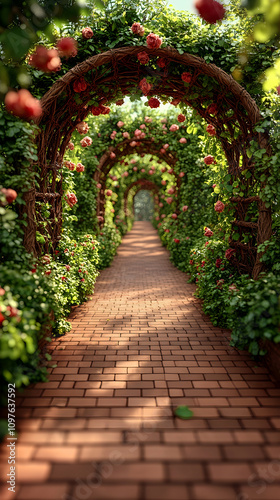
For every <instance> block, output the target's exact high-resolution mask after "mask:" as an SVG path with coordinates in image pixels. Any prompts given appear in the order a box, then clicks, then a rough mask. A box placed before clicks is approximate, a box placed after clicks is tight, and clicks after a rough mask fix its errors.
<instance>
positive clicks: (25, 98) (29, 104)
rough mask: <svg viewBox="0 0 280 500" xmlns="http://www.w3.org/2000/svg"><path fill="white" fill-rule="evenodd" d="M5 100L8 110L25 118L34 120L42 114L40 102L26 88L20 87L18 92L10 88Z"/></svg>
mask: <svg viewBox="0 0 280 500" xmlns="http://www.w3.org/2000/svg"><path fill="white" fill-rule="evenodd" d="M4 102H5V106H6V109H7V111H9V112H10V113H13V114H14V115H15V116H18V117H19V118H22V119H23V120H33V119H34V118H38V117H39V116H40V115H41V114H42V108H41V104H40V102H39V101H38V99H34V97H33V96H32V95H31V94H30V92H29V91H28V90H26V89H20V90H19V91H18V92H15V91H13V90H10V91H9V92H8V93H7V94H6V96H5V101H4Z"/></svg>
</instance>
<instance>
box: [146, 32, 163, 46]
mask: <svg viewBox="0 0 280 500" xmlns="http://www.w3.org/2000/svg"><path fill="white" fill-rule="evenodd" d="M146 41H147V47H148V48H149V49H159V48H160V46H161V44H162V39H161V38H160V37H159V36H158V35H155V34H154V33H150V34H149V35H148V36H147V38H146Z"/></svg>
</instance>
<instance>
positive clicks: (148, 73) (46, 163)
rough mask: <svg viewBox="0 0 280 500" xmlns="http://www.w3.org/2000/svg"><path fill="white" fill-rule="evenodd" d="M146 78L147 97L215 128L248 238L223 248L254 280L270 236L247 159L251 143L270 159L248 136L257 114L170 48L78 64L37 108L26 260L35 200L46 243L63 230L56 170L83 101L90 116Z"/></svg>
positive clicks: (217, 76) (217, 72) (231, 86)
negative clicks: (188, 111)
mask: <svg viewBox="0 0 280 500" xmlns="http://www.w3.org/2000/svg"><path fill="white" fill-rule="evenodd" d="M143 50H144V51H145V52H146V53H147V54H148V56H149V57H150V58H151V61H152V63H153V65H152V66H147V65H141V64H140V63H139V61H138V59H137V54H138V53H139V52H143ZM158 58H161V60H164V67H157V66H156V61H157V60H158ZM169 68H171V70H172V71H173V72H172V73H171V71H169ZM182 72H186V73H188V75H190V80H189V82H188V83H186V82H185V81H183V80H182V78H181V73H182ZM84 77H86V85H85V88H84V89H83V90H82V91H80V93H79V95H78V94H77V93H76V92H75V91H74V89H73V84H74V83H75V82H76V84H77V82H79V81H81V82H84V81H85V80H84ZM145 77H152V78H153V81H154V83H153V88H152V90H151V91H150V92H149V93H148V97H151V96H159V97H162V98H163V99H165V100H166V98H167V97H171V98H172V99H173V104H176V103H178V102H181V103H183V104H184V105H186V106H191V107H192V108H194V109H195V110H196V111H197V112H198V114H199V115H200V116H201V117H203V118H204V119H205V120H206V121H207V122H208V124H211V125H212V126H213V127H215V130H216V135H217V137H218V138H219V140H220V142H221V144H222V147H223V149H224V152H225V155H226V158H227V161H228V173H229V174H231V176H232V178H233V179H234V180H237V179H241V180H240V182H241V181H242V183H243V186H244V190H243V196H242V197H233V198H231V203H232V204H233V206H234V207H235V220H234V221H233V223H234V225H235V226H237V227H238V231H239V232H240V235H242V232H243V231H244V230H246V231H248V230H250V231H251V233H252V238H251V243H248V244H243V243H239V241H233V240H230V245H231V246H232V247H233V248H235V251H236V254H237V255H238V259H239V262H240V265H241V268H243V271H244V270H245V271H247V272H248V255H250V266H251V269H249V272H250V271H251V272H252V274H253V276H254V277H255V278H256V277H257V276H258V274H259V272H260V271H261V270H262V264H261V262H260V254H257V245H258V244H260V243H262V242H264V241H265V240H268V239H269V238H270V236H271V212H270V209H267V208H266V207H265V204H264V202H263V201H262V200H260V199H259V197H258V196H257V193H254V185H255V184H256V179H255V178H254V163H253V160H252V158H250V157H249V156H248V154H247V150H248V148H249V146H250V141H252V139H254V140H256V141H257V143H258V145H259V147H260V148H264V149H266V151H267V152H268V153H270V149H269V144H268V140H267V137H266V136H265V135H264V134H262V133H257V132H255V130H254V126H255V125H256V123H257V122H258V121H259V120H260V119H261V115H260V112H259V109H258V107H257V105H256V103H255V101H254V100H253V99H252V98H251V96H250V95H249V94H248V93H247V92H246V91H245V89H244V88H242V87H241V86H240V85H239V84H238V83H237V82H236V81H235V80H234V79H233V78H232V77H231V76H229V75H228V74H227V73H225V72H224V71H223V70H221V69H220V68H218V67H217V66H215V65H214V64H207V63H206V62H205V61H204V60H203V59H202V58H200V57H196V56H193V55H190V54H187V53H185V54H182V55H181V54H179V52H177V50H175V49H172V48H165V49H155V50H154V49H148V48H146V47H143V46H141V47H124V48H117V49H114V50H109V51H107V52H104V53H100V54H97V55H95V56H92V57H90V58H89V59H87V60H85V61H83V62H81V63H80V64H77V65H76V66H75V67H74V68H72V69H71V70H70V71H68V73H66V74H65V75H64V76H63V77H62V78H60V79H58V80H57V81H56V82H55V83H54V84H53V86H52V87H51V88H50V90H49V91H48V92H47V93H46V94H45V95H44V97H43V98H42V100H41V104H42V108H43V114H42V116H41V117H40V119H39V121H38V125H39V126H40V129H41V132H40V134H39V136H38V140H37V143H38V164H37V170H38V172H39V174H40V183H39V184H40V185H39V190H38V191H37V192H36V191H35V187H34V189H32V190H30V191H29V192H28V193H27V194H26V197H25V199H26V202H27V211H28V213H27V220H28V226H27V228H26V232H25V245H26V248H27V249H28V250H29V251H31V252H33V253H39V252H40V248H38V244H36V238H35V234H36V224H35V218H34V214H35V202H36V200H40V201H48V202H49V203H50V204H51V206H52V209H51V220H52V229H51V231H52V235H51V236H52V240H53V244H54V246H55V244H56V242H57V240H58V239H59V236H60V231H61V224H62V216H61V212H62V200H61V199H62V181H61V176H60V168H61V166H62V161H63V155H64V152H65V149H66V147H67V144H68V142H69V140H70V138H71V134H72V132H73V131H74V129H75V127H76V125H77V124H78V123H79V122H80V121H82V120H84V119H85V118H86V117H87V115H88V114H89V113H90V112H92V111H93V109H92V105H91V103H90V101H92V100H94V99H95V102H96V104H95V105H94V107H95V108H96V106H98V105H102V104H105V103H107V102H108V101H110V102H115V101H117V100H118V99H121V98H122V97H123V96H124V95H129V94H131V93H133V92H134V93H135V89H138V86H139V82H140V81H141V79H142V78H145ZM211 103H215V108H214V109H213V107H212V108H211ZM244 170H246V171H249V172H250V173H251V176H250V178H248V179H244V178H243V177H242V176H241V173H242V171H244ZM259 186H260V184H259ZM261 187H262V186H261ZM252 193H253V194H252ZM251 203H255V204H256V208H257V211H258V220H257V222H256V221H254V222H251V221H250V216H249V211H248V207H249V206H250V204H251ZM248 218H249V220H248ZM245 219H246V220H245Z"/></svg>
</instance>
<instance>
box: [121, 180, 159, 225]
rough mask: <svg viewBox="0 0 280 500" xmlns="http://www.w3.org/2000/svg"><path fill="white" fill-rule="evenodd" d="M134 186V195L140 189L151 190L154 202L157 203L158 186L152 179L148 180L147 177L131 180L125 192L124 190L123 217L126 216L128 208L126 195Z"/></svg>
mask: <svg viewBox="0 0 280 500" xmlns="http://www.w3.org/2000/svg"><path fill="white" fill-rule="evenodd" d="M134 186H137V190H136V193H134V196H135V195H136V194H137V193H138V192H139V191H141V190H142V189H147V190H148V191H152V192H153V193H154V194H155V202H156V203H157V204H158V202H159V200H158V193H159V190H160V188H159V186H157V184H156V183H155V182H153V181H148V180H147V179H138V180H137V181H134V182H132V183H131V184H130V185H129V186H127V188H126V190H125V192H124V196H123V197H124V214H125V217H127V216H128V208H127V202H128V195H129V192H130V191H131V189H133V188H134Z"/></svg>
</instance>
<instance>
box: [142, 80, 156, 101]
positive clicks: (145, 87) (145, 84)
mask: <svg viewBox="0 0 280 500" xmlns="http://www.w3.org/2000/svg"><path fill="white" fill-rule="evenodd" d="M139 87H140V89H141V90H142V92H143V94H144V95H148V93H149V92H150V90H151V88H152V85H151V84H150V83H148V82H147V80H146V78H142V80H141V81H140V82H139ZM155 107H158V106H155Z"/></svg>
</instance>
